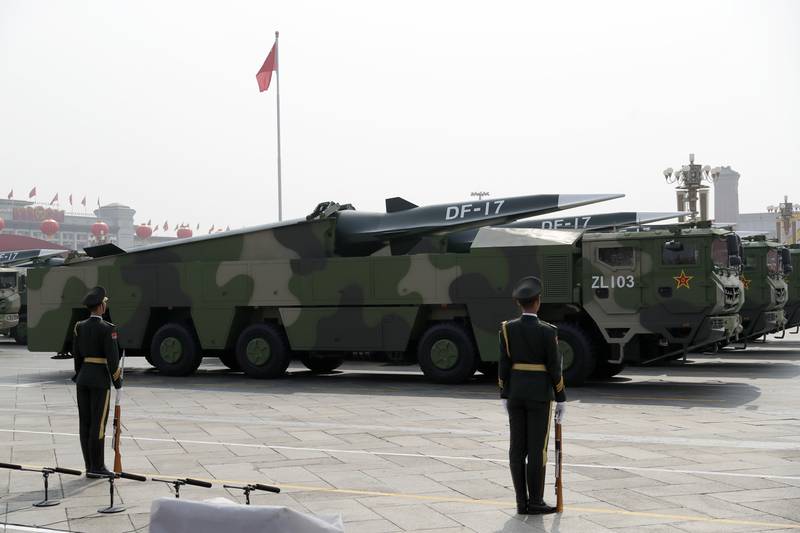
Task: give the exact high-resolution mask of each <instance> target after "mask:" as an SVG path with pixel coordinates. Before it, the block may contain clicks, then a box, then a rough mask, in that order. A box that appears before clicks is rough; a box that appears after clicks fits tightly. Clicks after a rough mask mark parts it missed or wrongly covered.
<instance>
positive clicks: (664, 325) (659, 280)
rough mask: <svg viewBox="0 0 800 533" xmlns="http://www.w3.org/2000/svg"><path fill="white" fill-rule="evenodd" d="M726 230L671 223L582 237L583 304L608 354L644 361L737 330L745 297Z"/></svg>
mask: <svg viewBox="0 0 800 533" xmlns="http://www.w3.org/2000/svg"><path fill="white" fill-rule="evenodd" d="M727 235H730V232H729V231H727V230H720V229H712V228H680V227H676V228H674V229H672V230H669V229H664V230H653V231H649V232H627V233H617V234H614V233H597V234H587V235H586V236H585V237H584V238H583V253H582V278H583V279H582V284H581V286H582V298H583V302H584V309H585V311H586V312H587V313H588V314H589V315H590V316H591V317H592V319H593V321H594V322H595V324H597V326H598V328H599V331H600V333H601V334H602V336H603V338H604V339H605V341H606V342H607V343H608V344H609V345H610V346H611V347H612V353H611V356H610V357H611V358H612V359H614V360H619V361H620V362H621V361H623V360H625V361H628V362H647V361H650V360H656V359H661V358H668V357H670V356H678V355H683V354H685V353H686V352H687V351H689V350H692V349H696V348H700V347H703V346H707V345H713V344H714V343H726V342H729V341H730V340H732V339H733V338H735V337H736V336H738V334H739V333H740V331H741V324H740V318H739V315H738V312H739V310H740V309H741V307H742V305H743V303H744V299H743V291H742V284H741V281H740V280H739V277H738V274H739V270H738V268H737V267H736V266H732V265H730V264H729V252H728V249H727V243H726V236H727ZM670 247H673V248H681V250H674V251H672V250H670ZM626 249H627V250H631V251H632V252H633V256H632V257H629V256H624V254H623V255H622V256H621V254H620V252H621V251H623V250H626ZM630 259H633V260H632V261H631V260H630Z"/></svg>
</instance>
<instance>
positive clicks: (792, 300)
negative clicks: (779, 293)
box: [783, 244, 800, 332]
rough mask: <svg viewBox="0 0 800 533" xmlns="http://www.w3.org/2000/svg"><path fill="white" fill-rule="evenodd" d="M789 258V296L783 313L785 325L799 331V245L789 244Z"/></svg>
mask: <svg viewBox="0 0 800 533" xmlns="http://www.w3.org/2000/svg"><path fill="white" fill-rule="evenodd" d="M789 253H790V258H791V261H792V271H791V273H790V274H789V277H788V279H787V280H786V282H787V285H788V289H789V297H788V298H787V299H786V306H785V307H784V309H783V310H784V315H785V316H786V327H787V328H797V331H796V332H798V331H800V245H798V244H792V245H791V246H789Z"/></svg>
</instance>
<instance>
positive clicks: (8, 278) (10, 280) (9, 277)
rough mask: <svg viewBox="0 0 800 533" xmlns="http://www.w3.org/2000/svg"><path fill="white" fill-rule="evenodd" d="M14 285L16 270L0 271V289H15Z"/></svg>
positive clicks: (15, 282) (15, 283)
mask: <svg viewBox="0 0 800 533" xmlns="http://www.w3.org/2000/svg"><path fill="white" fill-rule="evenodd" d="M16 287H17V273H16V272H0V289H15V288H16Z"/></svg>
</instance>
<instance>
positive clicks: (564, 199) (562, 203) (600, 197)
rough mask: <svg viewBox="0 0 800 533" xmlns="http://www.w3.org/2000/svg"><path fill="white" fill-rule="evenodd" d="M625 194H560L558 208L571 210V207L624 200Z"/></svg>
mask: <svg viewBox="0 0 800 533" xmlns="http://www.w3.org/2000/svg"><path fill="white" fill-rule="evenodd" d="M623 196H625V195H624V194H559V195H558V208H559V209H569V208H570V207H580V206H582V205H589V204H596V203H598V202H605V201H608V200H614V199H616V198H622V197H623Z"/></svg>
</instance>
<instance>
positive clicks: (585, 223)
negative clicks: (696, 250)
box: [504, 211, 692, 230]
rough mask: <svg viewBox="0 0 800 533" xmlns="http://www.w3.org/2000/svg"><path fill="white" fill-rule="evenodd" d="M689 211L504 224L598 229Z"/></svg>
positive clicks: (680, 214) (533, 220)
mask: <svg viewBox="0 0 800 533" xmlns="http://www.w3.org/2000/svg"><path fill="white" fill-rule="evenodd" d="M691 214H692V213H691V211H672V212H649V211H639V212H637V211H620V212H616V213H597V214H594V215H581V216H574V217H564V218H534V219H530V220H518V221H517V222H512V223H510V224H506V225H505V226H504V227H507V228H533V229H569V230H600V229H612V228H620V227H624V226H638V225H640V224H650V223H651V222H659V221H661V220H669V219H671V218H679V217H685V216H689V215H691Z"/></svg>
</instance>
